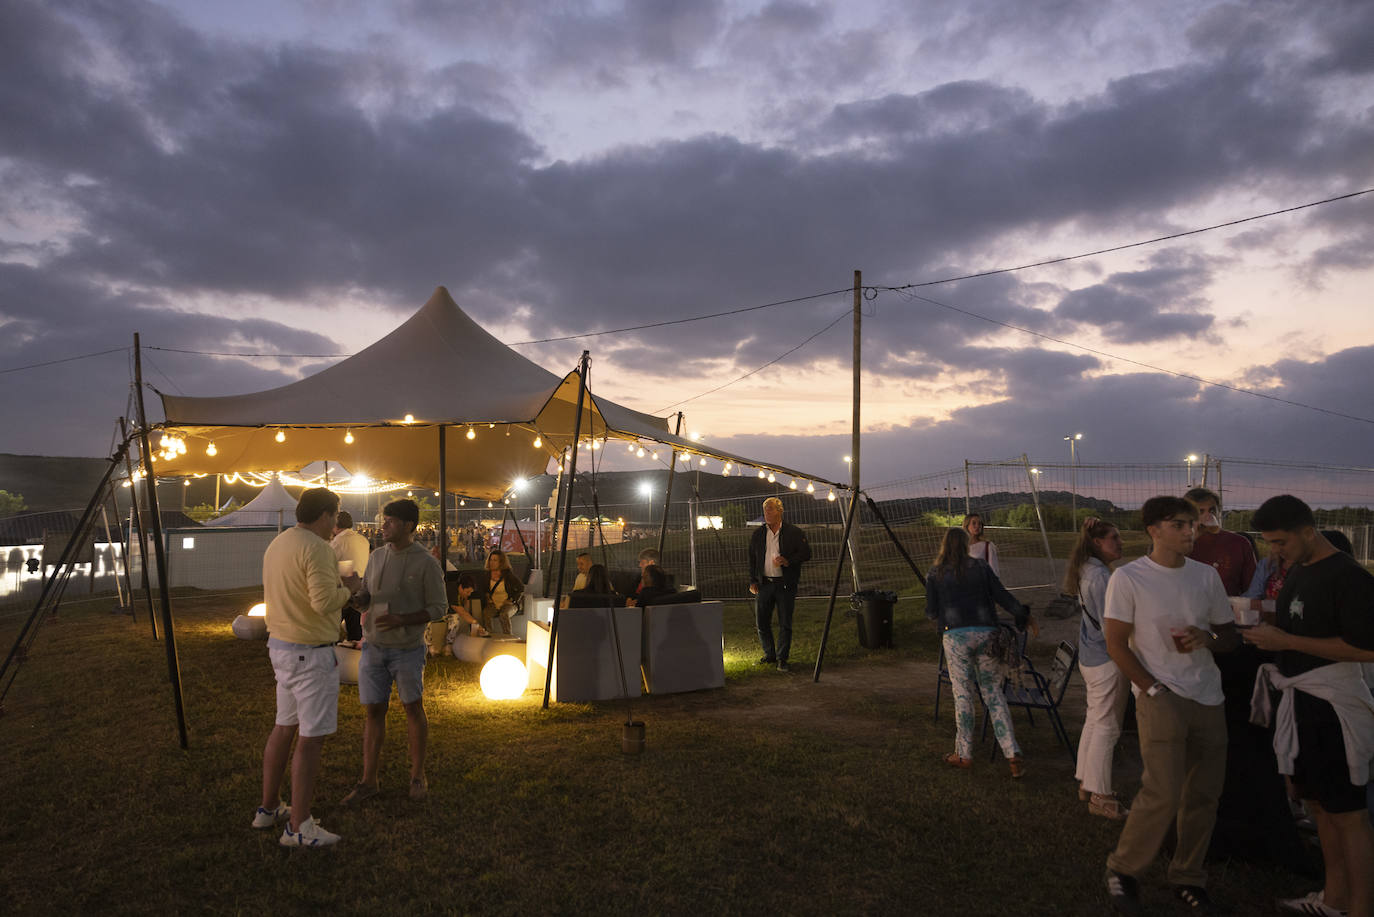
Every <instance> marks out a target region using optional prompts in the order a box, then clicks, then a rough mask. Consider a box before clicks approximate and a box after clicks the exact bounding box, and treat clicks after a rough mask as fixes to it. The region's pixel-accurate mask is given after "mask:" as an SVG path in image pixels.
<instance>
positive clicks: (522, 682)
mask: <svg viewBox="0 0 1374 917" xmlns="http://www.w3.org/2000/svg"><path fill="white" fill-rule="evenodd" d="M477 683H478V685H480V686H481V688H482V694H484V695H485V696H486V698H487V699H488V700H515V699H516V698H518V697H520V696H521V695H522V694H524V693H525V686H526V685H528V684H529V676H528V675H527V674H526V673H525V664H524V663H523V662H521V661H520V660H519V659H516V658H515V657H514V656H506V655H504V654H503V655H500V656H493V657H491V659H490V660H488V661H487V664H486V665H484V666H482V674H481V675H479V676H478V677H477Z"/></svg>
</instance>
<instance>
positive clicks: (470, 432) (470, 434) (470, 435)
mask: <svg viewBox="0 0 1374 917" xmlns="http://www.w3.org/2000/svg"><path fill="white" fill-rule="evenodd" d="M476 438H477V432H476V431H475V430H473V429H472V424H468V439H476Z"/></svg>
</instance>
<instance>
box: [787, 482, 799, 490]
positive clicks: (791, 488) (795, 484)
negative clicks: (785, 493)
mask: <svg viewBox="0 0 1374 917" xmlns="http://www.w3.org/2000/svg"><path fill="white" fill-rule="evenodd" d="M787 488H788V490H796V489H797V482H796V481H793V482H792V483H790V484H788V485H787Z"/></svg>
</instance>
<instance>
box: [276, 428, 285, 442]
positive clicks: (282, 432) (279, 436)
mask: <svg viewBox="0 0 1374 917" xmlns="http://www.w3.org/2000/svg"><path fill="white" fill-rule="evenodd" d="M275 438H276V440H277V442H279V443H284V442H286V431H285V430H278V431H277V435H276V437H275Z"/></svg>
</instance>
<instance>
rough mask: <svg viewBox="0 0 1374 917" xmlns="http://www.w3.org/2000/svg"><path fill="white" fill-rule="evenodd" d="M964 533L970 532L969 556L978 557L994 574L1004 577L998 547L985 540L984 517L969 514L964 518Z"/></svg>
mask: <svg viewBox="0 0 1374 917" xmlns="http://www.w3.org/2000/svg"><path fill="white" fill-rule="evenodd" d="M964 531H966V532H968V556H969V557H976V558H978V559H979V560H981V561H983V562H984V563H986V564H987V565H988V566H989V567H991V568H992V572H993V573H996V574H997V575H998V576H1001V575H1002V568H1001V566H1000V565H999V564H998V562H997V545H995V544H993V543H992V542H991V541H988V540H986V539H985V538H983V516H982V514H981V513H969V514H968V515H967V516H965V517H964Z"/></svg>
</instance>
